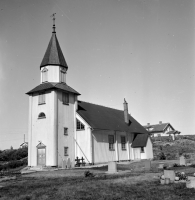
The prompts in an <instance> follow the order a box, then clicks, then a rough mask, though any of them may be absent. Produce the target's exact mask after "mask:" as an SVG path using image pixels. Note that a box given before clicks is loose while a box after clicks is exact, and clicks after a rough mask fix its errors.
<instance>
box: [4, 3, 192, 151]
mask: <svg viewBox="0 0 195 200" xmlns="http://www.w3.org/2000/svg"><path fill="white" fill-rule="evenodd" d="M52 13H57V14H56V34H57V38H58V41H59V43H60V46H61V49H62V51H63V54H64V57H65V59H66V62H67V64H68V67H69V68H68V73H67V84H68V85H69V86H71V87H72V88H74V89H75V90H76V91H78V92H79V93H80V94H81V95H80V96H79V100H83V101H86V102H90V103H95V104H98V105H104V106H107V107H111V108H116V109H120V110H122V109H123V101H124V98H125V99H126V101H127V102H128V109H129V113H130V114H131V115H132V116H133V117H134V118H135V119H136V120H137V121H138V122H139V123H141V124H142V125H146V124H147V123H150V124H158V123H159V121H162V122H169V123H171V125H172V126H173V127H174V128H175V129H176V130H179V131H181V134H185V135H186V134H194V130H195V123H194V119H195V104H194V102H195V71H194V69H195V68H194V65H195V60H194V55H195V52H194V51H195V40H194V36H195V23H194V20H195V2H194V1H193V0H188V1H186V0H33V1H31V0H0V27H1V28H0V150H3V149H6V148H10V147H11V146H13V147H14V148H18V147H19V145H20V144H21V143H23V141H24V135H25V140H26V141H27V140H28V136H27V133H28V111H29V100H28V95H26V94H25V93H26V92H28V91H30V90H31V89H33V88H34V87H36V86H37V85H39V84H40V64H41V61H42V59H43V56H44V54H45V51H46V48H47V46H48V43H49V40H50V38H51V35H52V23H53V22H52V18H51V17H50V16H51V15H52Z"/></svg>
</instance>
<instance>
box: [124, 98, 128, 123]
mask: <svg viewBox="0 0 195 200" xmlns="http://www.w3.org/2000/svg"><path fill="white" fill-rule="evenodd" d="M123 105H124V117H125V123H127V124H129V113H128V103H127V102H126V100H125V99H124V103H123Z"/></svg>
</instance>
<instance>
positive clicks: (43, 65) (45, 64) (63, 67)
mask: <svg viewBox="0 0 195 200" xmlns="http://www.w3.org/2000/svg"><path fill="white" fill-rule="evenodd" d="M48 65H52V66H60V67H63V68H66V69H68V66H64V65H61V64H45V65H41V66H40V69H41V68H42V67H45V66H48Z"/></svg>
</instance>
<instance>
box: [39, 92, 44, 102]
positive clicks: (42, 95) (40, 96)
mask: <svg viewBox="0 0 195 200" xmlns="http://www.w3.org/2000/svg"><path fill="white" fill-rule="evenodd" d="M44 103H45V93H40V94H39V104H44Z"/></svg>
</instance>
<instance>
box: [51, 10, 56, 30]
mask: <svg viewBox="0 0 195 200" xmlns="http://www.w3.org/2000/svg"><path fill="white" fill-rule="evenodd" d="M55 15H56V13H53V14H52V15H51V16H50V17H53V33H55V28H56V26H55V19H56V18H55Z"/></svg>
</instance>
